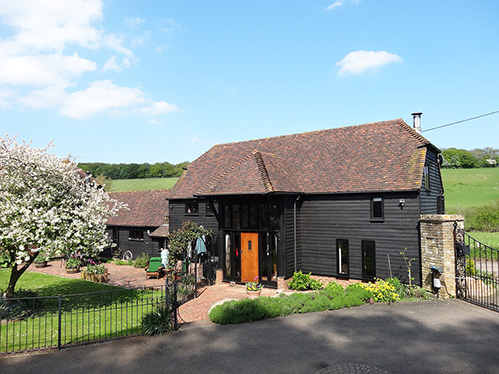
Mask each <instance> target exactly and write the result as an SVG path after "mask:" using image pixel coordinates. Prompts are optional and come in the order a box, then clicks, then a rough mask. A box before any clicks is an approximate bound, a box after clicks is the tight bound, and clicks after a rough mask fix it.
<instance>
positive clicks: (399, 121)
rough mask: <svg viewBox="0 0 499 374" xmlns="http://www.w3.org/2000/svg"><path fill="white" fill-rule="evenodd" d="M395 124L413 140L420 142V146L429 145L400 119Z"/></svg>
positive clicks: (426, 140)
mask: <svg viewBox="0 0 499 374" xmlns="http://www.w3.org/2000/svg"><path fill="white" fill-rule="evenodd" d="M397 124H398V125H399V126H400V127H401V128H402V129H403V130H405V131H407V132H408V133H409V135H411V136H412V137H413V138H414V139H416V140H418V141H420V142H421V143H422V144H425V145H427V144H431V143H430V141H429V140H428V139H426V138H425V137H424V136H423V135H421V134H420V133H418V132H417V131H416V130H414V129H413V128H412V127H411V126H409V125H408V124H407V123H405V121H404V120H403V119H402V118H399V119H398V122H397Z"/></svg>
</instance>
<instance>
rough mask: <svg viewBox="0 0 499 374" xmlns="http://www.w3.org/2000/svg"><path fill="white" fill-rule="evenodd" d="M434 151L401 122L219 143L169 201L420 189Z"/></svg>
mask: <svg viewBox="0 0 499 374" xmlns="http://www.w3.org/2000/svg"><path fill="white" fill-rule="evenodd" d="M427 146H430V147H434V146H433V145H431V144H430V142H429V141H428V140H426V139H425V138H424V137H422V136H421V135H420V134H418V133H416V132H415V131H414V130H413V129H412V128H411V127H410V126H408V125H407V124H406V123H405V122H404V121H403V120H401V119H395V120H391V121H384V122H376V123H371V124H365V125H358V126H349V127H341V128H335V129H330V130H320V131H313V132H308V133H302V134H294V135H284V136H278V137H273V138H266V139H258V140H250V141H244V142H237V143H228V144H221V145H215V146H214V147H212V148H211V149H210V150H209V151H207V152H206V153H205V154H203V155H202V156H200V157H199V158H198V159H196V160H195V161H194V162H192V163H191V164H190V165H189V166H188V168H187V170H186V171H185V172H184V174H183V175H182V176H181V177H180V179H179V180H178V182H177V184H176V185H175V186H174V188H173V189H172V190H171V192H170V194H169V198H172V199H173V198H191V197H192V196H204V195H226V194H265V193H279V192H281V193H286V192H297V193H313V194H315V193H348V192H381V191H410V190H417V189H419V188H420V186H421V181H422V174H423V167H424V160H425V156H426V147H427Z"/></svg>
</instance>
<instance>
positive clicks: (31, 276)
mask: <svg viewBox="0 0 499 374" xmlns="http://www.w3.org/2000/svg"><path fill="white" fill-rule="evenodd" d="M9 278H10V270H9V269H0V290H5V289H7V285H8V284H9ZM20 288H26V289H30V290H34V291H38V293H39V294H40V296H56V295H59V294H61V295H72V294H76V293H86V292H97V291H107V290H116V289H120V288H119V287H115V286H108V285H106V284H102V283H95V282H89V281H86V280H83V279H70V278H62V277H56V276H54V275H48V274H40V273H35V272H31V271H26V272H25V273H24V274H23V275H22V276H21V278H20V279H19V281H18V282H17V284H16V290H17V289H20Z"/></svg>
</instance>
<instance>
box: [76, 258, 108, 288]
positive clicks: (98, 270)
mask: <svg viewBox="0 0 499 374" xmlns="http://www.w3.org/2000/svg"><path fill="white" fill-rule="evenodd" d="M81 277H82V279H87V280H90V281H93V282H99V283H102V282H107V281H108V271H107V267H105V266H104V264H102V263H100V262H98V263H97V262H95V261H94V260H89V261H88V265H87V268H86V269H85V270H84V271H82V273H81Z"/></svg>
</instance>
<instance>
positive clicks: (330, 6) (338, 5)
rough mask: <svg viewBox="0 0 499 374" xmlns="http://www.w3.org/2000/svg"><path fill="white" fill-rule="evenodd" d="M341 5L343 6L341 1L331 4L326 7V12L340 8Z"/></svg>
mask: <svg viewBox="0 0 499 374" xmlns="http://www.w3.org/2000/svg"><path fill="white" fill-rule="evenodd" d="M342 5H343V1H336V2H334V3H333V4H331V5H328V6H327V7H326V10H333V9H334V8H338V7H340V6H342Z"/></svg>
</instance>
